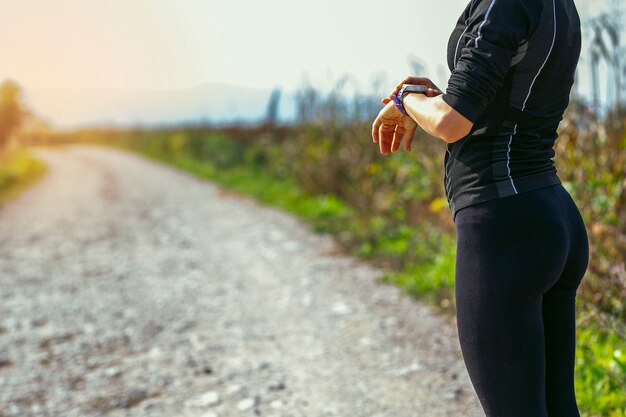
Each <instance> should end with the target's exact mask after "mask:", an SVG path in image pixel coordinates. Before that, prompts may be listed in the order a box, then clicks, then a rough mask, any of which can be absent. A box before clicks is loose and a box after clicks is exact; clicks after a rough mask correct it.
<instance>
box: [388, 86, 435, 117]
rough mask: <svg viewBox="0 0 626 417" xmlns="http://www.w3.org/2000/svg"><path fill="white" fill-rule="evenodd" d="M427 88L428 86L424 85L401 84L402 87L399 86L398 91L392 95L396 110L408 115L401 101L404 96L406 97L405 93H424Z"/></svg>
mask: <svg viewBox="0 0 626 417" xmlns="http://www.w3.org/2000/svg"><path fill="white" fill-rule="evenodd" d="M427 90H428V88H427V87H426V86H425V85H415V84H402V87H400V91H398V92H397V93H396V94H394V95H393V102H394V104H395V105H396V107H397V108H398V110H400V111H401V112H402V113H403V114H404V115H406V116H408V115H409V114H408V113H407V112H406V110H405V109H404V104H403V103H402V100H403V99H404V97H406V95H407V94H409V93H420V94H426V91H427Z"/></svg>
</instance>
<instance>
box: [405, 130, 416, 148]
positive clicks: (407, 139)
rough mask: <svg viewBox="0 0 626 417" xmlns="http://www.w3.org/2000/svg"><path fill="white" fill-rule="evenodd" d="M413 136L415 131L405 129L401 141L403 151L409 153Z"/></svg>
mask: <svg viewBox="0 0 626 417" xmlns="http://www.w3.org/2000/svg"><path fill="white" fill-rule="evenodd" d="M414 135H415V129H405V130H404V136H403V137H402V141H403V142H404V150H405V151H407V152H409V151H410V150H411V143H412V142H413V136H414Z"/></svg>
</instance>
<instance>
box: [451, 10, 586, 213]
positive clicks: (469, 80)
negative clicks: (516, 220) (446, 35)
mask: <svg viewBox="0 0 626 417" xmlns="http://www.w3.org/2000/svg"><path fill="white" fill-rule="evenodd" d="M580 48H581V32H580V19H579V16H578V12H577V10H576V6H575V4H574V0H472V1H471V2H470V4H468V5H467V7H466V8H465V11H464V12H463V14H462V15H461V16H460V18H459V20H458V21H457V23H456V27H455V28H454V30H453V31H452V34H451V36H450V39H449V43H448V54H447V57H448V66H449V68H450V71H452V75H451V76H450V79H449V81H448V86H447V88H446V92H445V94H444V95H443V97H442V98H443V100H444V101H445V102H446V103H448V104H449V105H450V106H451V107H452V108H454V109H455V110H457V111H458V112H459V113H461V114H462V115H463V116H465V117H466V118H467V119H469V120H470V121H472V122H474V126H473V127H472V130H471V131H470V133H469V134H468V135H467V136H465V137H464V138H462V139H460V140H458V141H457V142H454V143H449V144H447V147H446V155H445V173H444V174H445V175H444V178H445V179H444V182H445V191H446V196H447V199H448V204H449V207H450V210H451V212H452V218H453V219H454V218H455V217H456V213H457V212H458V211H459V210H461V209H462V208H464V207H467V206H469V205H473V204H477V203H480V202H483V201H487V200H492V199H495V198H503V197H507V196H510V195H513V194H518V193H522V192H525V191H531V190H535V189H538V188H543V187H546V186H549V185H553V184H558V183H560V182H561V181H560V179H559V177H558V176H557V173H556V167H555V166H554V161H553V160H552V158H553V157H554V155H555V152H554V149H553V146H554V142H555V141H556V139H557V137H558V134H557V127H558V125H559V122H560V121H561V120H562V118H563V113H564V112H565V109H566V107H567V105H568V103H569V94H570V91H571V88H572V85H573V83H574V74H575V70H576V65H577V63H578V58H579V56H580Z"/></svg>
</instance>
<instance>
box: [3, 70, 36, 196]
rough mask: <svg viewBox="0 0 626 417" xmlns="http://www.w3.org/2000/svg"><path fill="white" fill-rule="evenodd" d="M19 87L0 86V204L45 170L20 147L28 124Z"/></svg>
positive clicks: (29, 116)
mask: <svg viewBox="0 0 626 417" xmlns="http://www.w3.org/2000/svg"><path fill="white" fill-rule="evenodd" d="M32 120H33V119H32V115H31V114H30V112H29V111H28V110H27V109H26V107H25V106H24V104H23V102H22V91H21V88H20V87H19V85H17V84H16V83H15V82H13V81H11V80H7V81H4V82H3V83H2V84H0V205H1V204H2V203H3V202H5V201H7V200H8V199H10V198H12V197H14V196H16V195H17V194H18V193H19V192H20V191H21V190H23V189H25V188H26V187H27V186H29V185H30V184H33V183H34V182H35V181H36V180H37V179H38V178H39V177H40V176H41V175H42V174H43V173H44V171H45V166H44V165H43V163H42V162H40V161H39V160H37V159H36V158H35V157H33V156H32V155H31V154H30V153H29V152H28V150H27V149H26V148H25V147H24V146H22V143H21V140H20V139H21V134H23V132H24V131H25V129H28V126H29V125H30V124H32Z"/></svg>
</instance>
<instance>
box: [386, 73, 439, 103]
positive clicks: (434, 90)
mask: <svg viewBox="0 0 626 417" xmlns="http://www.w3.org/2000/svg"><path fill="white" fill-rule="evenodd" d="M402 84H413V85H425V86H426V88H428V90H426V95H427V96H428V97H435V96H438V95H440V94H443V91H441V90H440V89H439V87H437V86H436V85H435V83H434V82H432V81H431V80H430V79H429V78H426V77H406V78H405V79H404V80H403V81H402V82H400V84H398V85H397V86H396V88H395V89H394V90H393V92H392V93H391V94H389V98H390V99H393V95H394V94H396V93H397V92H398V91H400V88H401V87H402Z"/></svg>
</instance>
